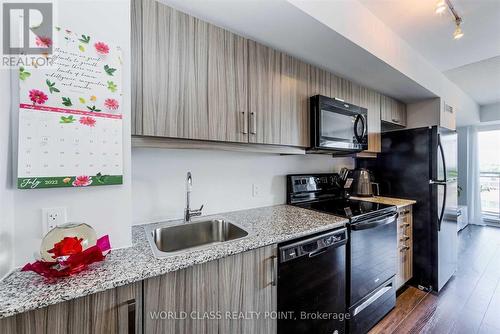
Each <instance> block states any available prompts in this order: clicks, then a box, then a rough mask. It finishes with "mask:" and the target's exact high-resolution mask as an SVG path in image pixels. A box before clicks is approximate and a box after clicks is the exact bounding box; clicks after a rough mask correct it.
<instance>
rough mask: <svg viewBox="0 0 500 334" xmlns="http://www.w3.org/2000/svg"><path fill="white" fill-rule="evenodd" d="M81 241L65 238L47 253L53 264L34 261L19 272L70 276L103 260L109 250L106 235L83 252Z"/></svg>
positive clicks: (52, 276)
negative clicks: (50, 256)
mask: <svg viewBox="0 0 500 334" xmlns="http://www.w3.org/2000/svg"><path fill="white" fill-rule="evenodd" d="M82 240H83V239H81V238H78V237H65V238H63V239H62V240H61V241H59V242H57V243H55V244H54V247H53V248H52V249H50V250H49V251H48V252H49V253H51V254H53V256H52V258H53V259H54V261H53V262H50V261H36V262H34V263H28V264H26V265H25V266H24V267H23V269H22V270H21V271H34V272H36V273H37V274H39V275H42V276H44V277H47V278H56V277H65V276H71V275H74V274H76V273H79V272H80V271H82V270H84V269H85V268H87V266H88V265H90V264H92V263H95V262H99V261H102V260H104V258H105V257H106V255H107V254H108V253H109V251H110V249H111V244H110V243H109V237H108V235H105V236H103V237H101V238H99V239H97V243H96V244H95V245H94V246H92V247H89V248H87V249H85V250H83V247H82V244H81V242H82Z"/></svg>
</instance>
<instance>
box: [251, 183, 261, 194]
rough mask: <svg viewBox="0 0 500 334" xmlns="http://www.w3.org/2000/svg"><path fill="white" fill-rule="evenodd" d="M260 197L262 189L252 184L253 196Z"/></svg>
mask: <svg viewBox="0 0 500 334" xmlns="http://www.w3.org/2000/svg"><path fill="white" fill-rule="evenodd" d="M259 195H260V187H259V185H258V184H255V183H254V184H252V196H253V197H259Z"/></svg>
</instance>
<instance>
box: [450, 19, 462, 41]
mask: <svg viewBox="0 0 500 334" xmlns="http://www.w3.org/2000/svg"><path fill="white" fill-rule="evenodd" d="M460 23H462V22H461V21H459V20H457V21H456V22H455V24H456V27H455V31H454V32H453V38H454V39H460V38H462V37H463V36H464V33H463V31H462V28H460Z"/></svg>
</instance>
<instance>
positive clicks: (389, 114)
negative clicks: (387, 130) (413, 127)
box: [380, 95, 406, 127]
mask: <svg viewBox="0 0 500 334" xmlns="http://www.w3.org/2000/svg"><path fill="white" fill-rule="evenodd" d="M380 108H381V119H382V121H383V122H386V123H389V124H391V125H396V126H400V127H405V126H406V105H405V104H404V103H402V102H400V101H398V100H395V99H393V98H391V97H388V96H385V95H382V97H381V101H380Z"/></svg>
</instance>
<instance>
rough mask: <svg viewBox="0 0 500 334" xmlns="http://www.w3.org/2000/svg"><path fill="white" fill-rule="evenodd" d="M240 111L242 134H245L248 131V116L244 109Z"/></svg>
mask: <svg viewBox="0 0 500 334" xmlns="http://www.w3.org/2000/svg"><path fill="white" fill-rule="evenodd" d="M241 113H242V114H243V134H244V135H246V134H247V133H248V117H247V113H246V111H242V112H241Z"/></svg>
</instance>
